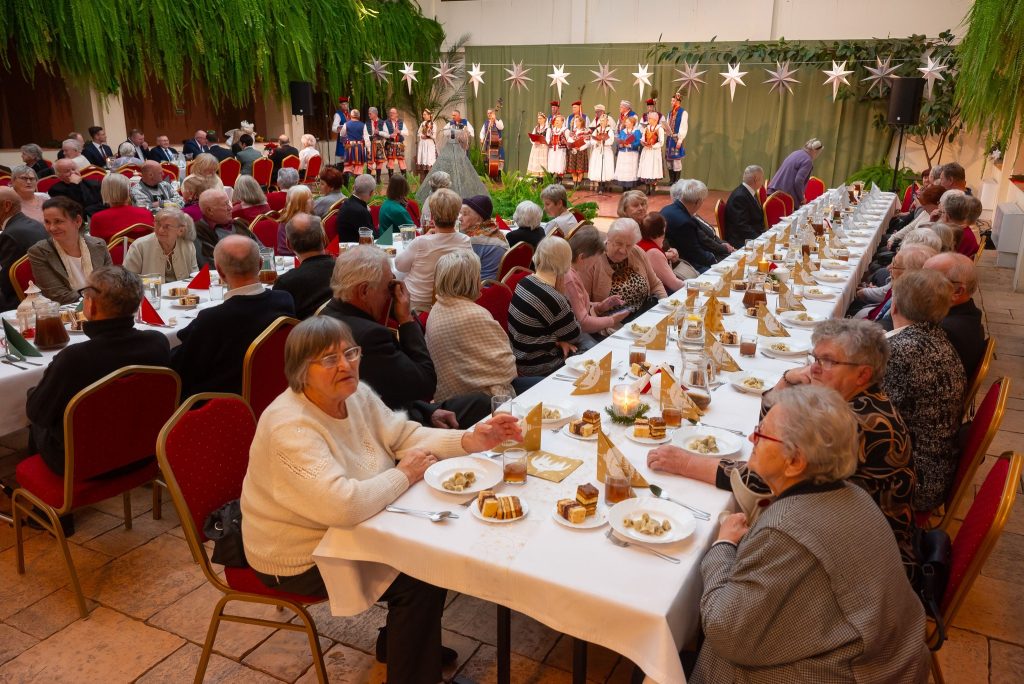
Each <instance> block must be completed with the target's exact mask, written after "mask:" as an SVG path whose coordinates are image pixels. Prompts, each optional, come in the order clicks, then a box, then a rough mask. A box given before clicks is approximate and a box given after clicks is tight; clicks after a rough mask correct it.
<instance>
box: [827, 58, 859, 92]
mask: <svg viewBox="0 0 1024 684" xmlns="http://www.w3.org/2000/svg"><path fill="white" fill-rule="evenodd" d="M822 71H824V72H825V75H826V76H828V78H826V79H825V82H824V83H823V84H822V85H828V84H830V83H831V84H832V101H833V102H835V101H836V95H837V94H838V93H839V87H840V86H842V85H850V81H849V80H847V78H846V77H847V76H849V75H850V74H852V73H853V72H852V71H849V70H848V69H847V68H846V62H845V61H844V62H843V63H842V64H836V62H835V60H832V69H823V70H822Z"/></svg>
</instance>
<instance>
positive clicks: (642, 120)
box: [640, 98, 665, 127]
mask: <svg viewBox="0 0 1024 684" xmlns="http://www.w3.org/2000/svg"><path fill="white" fill-rule="evenodd" d="M644 104H646V105H647V111H646V112H644V113H643V115H642V116H641V117H640V125H641V127H642V126H646V125H647V117H648V116H650V115H651V114H657V115H658V121H664V120H665V115H664V114H662V113H661V112H659V111H658V110H657V109H651V107H654V106H655V105H657V104H658V101H657V100H655V99H653V98H652V99H648V100H647V102H645V103H644Z"/></svg>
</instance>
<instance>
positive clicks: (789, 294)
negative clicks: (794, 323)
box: [775, 282, 807, 313]
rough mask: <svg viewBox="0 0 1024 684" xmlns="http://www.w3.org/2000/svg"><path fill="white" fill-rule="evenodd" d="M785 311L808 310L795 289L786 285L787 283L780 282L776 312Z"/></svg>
mask: <svg viewBox="0 0 1024 684" xmlns="http://www.w3.org/2000/svg"><path fill="white" fill-rule="evenodd" d="M783 311H807V307H806V306H804V305H803V302H801V301H800V300H799V299H797V298H796V295H794V294H793V291H792V290H790V289H789V288H788V287H786V284H785V283H782V282H780V283H779V301H778V303H777V304H776V305H775V313H781V312H783Z"/></svg>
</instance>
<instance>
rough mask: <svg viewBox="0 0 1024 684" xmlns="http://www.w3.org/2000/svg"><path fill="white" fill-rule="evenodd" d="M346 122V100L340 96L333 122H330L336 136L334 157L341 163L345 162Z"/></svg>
mask: <svg viewBox="0 0 1024 684" xmlns="http://www.w3.org/2000/svg"><path fill="white" fill-rule="evenodd" d="M347 122H348V98H347V97H345V96H342V97H339V98H338V109H337V110H336V111H335V112H334V121H332V122H331V131H333V132H334V133H335V134H336V135H337V136H338V140H337V143H336V144H335V146H334V155H335V156H336V157H337V158H338V161H340V162H342V163H344V161H345V124H346V123H347Z"/></svg>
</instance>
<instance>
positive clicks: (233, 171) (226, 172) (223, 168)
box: [217, 157, 262, 188]
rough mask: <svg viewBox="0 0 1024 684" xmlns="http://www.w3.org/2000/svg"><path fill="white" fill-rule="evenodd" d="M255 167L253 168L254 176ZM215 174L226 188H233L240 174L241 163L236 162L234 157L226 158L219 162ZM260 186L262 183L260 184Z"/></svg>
mask: <svg viewBox="0 0 1024 684" xmlns="http://www.w3.org/2000/svg"><path fill="white" fill-rule="evenodd" d="M255 168H256V167H255V166H253V169H254V174H255ZM217 174H218V175H219V176H220V182H221V183H223V184H224V185H227V186H228V187H232V188H233V187H235V181H236V180H238V177H239V176H240V175H241V174H242V162H240V161H238V160H237V159H235V158H234V157H228V158H227V159H221V160H220V166H219V167H218V169H217ZM260 185H262V183H261V184H260Z"/></svg>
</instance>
